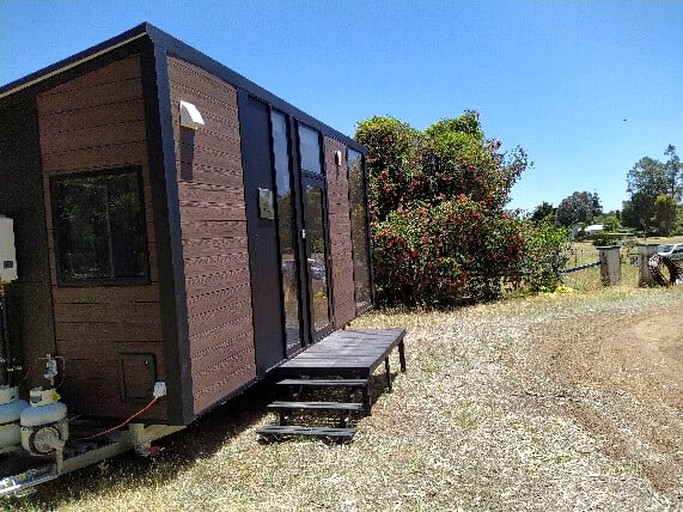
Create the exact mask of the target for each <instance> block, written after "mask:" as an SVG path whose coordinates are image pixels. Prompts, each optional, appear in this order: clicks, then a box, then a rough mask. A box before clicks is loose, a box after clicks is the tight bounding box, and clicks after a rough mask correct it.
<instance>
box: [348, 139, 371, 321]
mask: <svg viewBox="0 0 683 512" xmlns="http://www.w3.org/2000/svg"><path fill="white" fill-rule="evenodd" d="M348 162H349V202H350V203H351V247H352V251H353V280H354V283H355V287H356V290H355V296H356V307H357V308H358V309H359V310H360V309H362V308H366V307H368V306H369V305H370V303H371V301H372V293H371V284H370V254H369V251H370V246H369V243H368V240H369V233H368V212H367V208H366V204H367V203H366V201H365V172H364V170H363V155H361V154H360V153H359V152H358V151H354V150H353V149H349V151H348Z"/></svg>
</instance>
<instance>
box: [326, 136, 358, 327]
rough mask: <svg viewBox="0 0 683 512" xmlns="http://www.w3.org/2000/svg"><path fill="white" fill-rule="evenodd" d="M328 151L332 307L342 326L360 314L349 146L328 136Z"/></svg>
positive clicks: (327, 173)
mask: <svg viewBox="0 0 683 512" xmlns="http://www.w3.org/2000/svg"><path fill="white" fill-rule="evenodd" d="M324 151H325V171H326V178H327V204H328V210H329V223H330V253H331V257H332V258H331V259H332V283H333V296H332V298H333V304H332V307H333V309H334V321H335V327H336V328H340V327H342V326H343V325H345V324H347V323H348V322H350V321H351V320H353V319H354V318H355V317H356V304H355V301H354V284H353V259H352V253H351V219H350V216H349V208H350V206H349V181H348V172H347V162H346V147H345V146H344V145H343V144H342V143H341V142H339V141H337V140H334V139H332V138H330V137H325V142H324ZM337 151H340V152H341V163H340V165H337V162H336V161H335V153H336V152H337Z"/></svg>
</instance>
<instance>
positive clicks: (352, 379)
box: [257, 329, 406, 442]
mask: <svg viewBox="0 0 683 512" xmlns="http://www.w3.org/2000/svg"><path fill="white" fill-rule="evenodd" d="M405 334H406V331H405V329H365V330H347V331H337V332H334V333H332V334H331V335H329V336H328V337H326V338H324V339H323V340H321V341H319V342H318V343H316V344H315V345H313V346H311V347H309V348H308V349H307V350H306V351H304V352H302V353H301V354H299V355H297V356H296V357H294V358H293V359H290V360H289V361H287V362H286V363H284V364H283V365H281V366H280V367H279V368H278V369H277V375H278V377H280V378H283V379H284V380H281V381H280V382H278V383H277V385H278V387H280V388H282V389H284V390H286V391H288V399H287V400H281V401H276V402H273V403H272V404H270V405H269V406H268V409H269V410H272V411H275V412H277V413H278V416H279V420H280V421H279V423H280V424H279V425H273V426H267V427H262V428H260V429H258V430H257V432H258V433H259V435H260V436H261V440H263V441H272V440H279V439H282V438H283V437H290V436H294V437H296V436H314V437H320V438H327V439H333V440H336V441H337V442H346V441H349V440H350V439H351V438H352V437H353V435H354V434H355V433H356V428H355V427H351V426H350V424H349V422H350V415H352V414H354V413H355V414H361V415H362V414H365V415H369V414H371V409H372V397H371V396H370V376H371V375H372V373H373V372H374V371H375V369H376V368H377V367H378V366H379V365H380V364H382V362H384V368H385V373H386V379H387V388H388V390H389V391H391V387H392V386H391V371H390V370H391V369H390V365H389V355H390V354H391V351H392V350H393V349H394V348H398V354H399V361H400V365H401V371H402V372H405V371H406V356H405V346H404V341H403V338H404V337H405ZM330 388H336V389H346V393H347V398H348V399H349V400H353V399H354V398H353V397H354V396H356V395H357V391H360V395H361V397H362V401H361V402H360V403H359V402H351V401H347V402H339V401H330V399H329V396H327V397H326V399H327V401H310V400H311V399H310V398H309V400H308V401H303V400H302V399H301V396H302V393H304V391H306V392H307V393H308V394H310V393H313V394H314V395H315V393H316V392H320V391H321V390H325V389H330ZM297 411H298V412H301V411H304V412H305V411H308V412H311V411H318V412H323V413H328V414H336V415H338V420H339V421H338V427H337V428H328V427H324V426H316V427H312V426H298V425H290V424H289V420H290V415H291V414H293V413H296V412H297Z"/></svg>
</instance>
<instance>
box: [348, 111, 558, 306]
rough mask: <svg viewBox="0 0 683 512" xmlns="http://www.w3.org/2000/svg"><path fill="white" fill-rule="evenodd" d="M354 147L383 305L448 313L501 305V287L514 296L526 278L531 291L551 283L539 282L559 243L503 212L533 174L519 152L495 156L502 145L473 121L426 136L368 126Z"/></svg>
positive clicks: (398, 127) (546, 278) (383, 124)
mask: <svg viewBox="0 0 683 512" xmlns="http://www.w3.org/2000/svg"><path fill="white" fill-rule="evenodd" d="M356 139H357V140H358V141H359V142H361V143H362V144H364V145H365V146H366V147H367V149H368V156H367V169H368V177H369V184H368V189H369V194H368V196H369V200H370V212H371V222H372V238H373V260H374V272H375V284H376V285H377V290H378V299H379V300H380V301H381V302H383V303H384V304H386V305H398V304H402V305H406V306H419V305H428V306H446V305H449V304H453V303H457V302H460V301H462V300H475V301H476V300H489V299H492V298H495V297H497V296H499V295H500V293H501V292H502V288H501V284H502V283H503V282H504V283H509V284H510V285H511V286H518V285H519V284H520V283H521V281H522V277H523V276H524V277H526V274H525V273H528V275H530V276H531V277H528V281H534V288H535V289H540V288H541V287H542V286H544V285H543V284H542V282H543V283H550V285H549V286H550V287H552V286H553V284H554V283H555V282H556V281H557V279H558V275H559V274H558V273H557V272H555V271H551V272H549V273H542V272H535V270H536V269H537V268H538V266H540V265H546V266H550V265H551V263H552V262H555V261H556V258H553V257H551V256H552V255H550V256H549V253H552V252H553V251H556V249H554V247H556V246H557V244H555V238H553V236H550V235H549V234H548V232H547V230H546V228H543V229H537V230H535V231H534V230H531V229H530V228H529V227H530V226H533V224H532V223H531V222H528V221H524V220H522V219H520V218H519V217H517V216H515V215H513V214H510V213H509V212H507V211H506V210H505V208H504V207H505V204H506V203H507V202H508V199H509V195H510V191H511V188H512V186H513V185H514V183H515V182H516V181H517V179H518V178H519V176H520V175H521V173H522V172H523V171H524V170H525V169H526V168H527V167H528V166H529V165H530V164H529V161H528V158H527V155H526V153H525V152H524V150H523V149H521V148H516V149H515V150H513V151H511V152H509V153H504V152H501V151H500V147H501V142H500V141H498V140H496V139H487V138H486V136H485V135H484V132H483V130H482V127H481V124H480V122H479V116H478V114H477V113H476V112H472V111H466V112H465V113H464V114H463V115H462V116H460V117H458V118H456V119H445V120H442V121H439V122H437V123H435V124H434V125H432V126H431V127H429V128H427V129H426V130H425V131H423V132H420V131H418V130H415V129H414V128H412V127H410V126H409V125H407V124H405V123H402V122H400V121H397V120H396V119H392V118H388V117H373V118H370V119H367V120H365V121H362V122H361V123H359V125H358V128H357V130H356ZM560 238H561V236H560ZM543 240H548V242H547V243H545V245H544V243H543ZM531 241H534V242H537V245H538V246H539V247H538V248H536V247H534V251H530V250H527V248H531ZM550 241H553V244H555V245H552V244H551V243H550ZM551 245H552V247H553V249H550V250H549V251H548V250H545V247H550V246H551Z"/></svg>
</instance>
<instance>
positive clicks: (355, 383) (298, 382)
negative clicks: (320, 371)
mask: <svg viewBox="0 0 683 512" xmlns="http://www.w3.org/2000/svg"><path fill="white" fill-rule="evenodd" d="M277 385H278V386H306V387H321V388H322V387H347V388H364V387H367V385H368V379H284V380H281V381H280V382H278V383H277Z"/></svg>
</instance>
